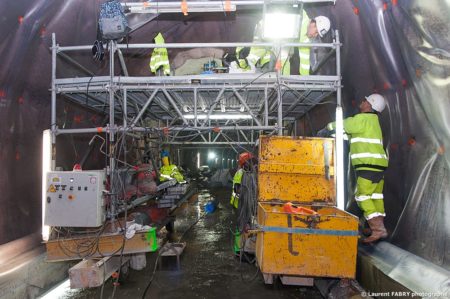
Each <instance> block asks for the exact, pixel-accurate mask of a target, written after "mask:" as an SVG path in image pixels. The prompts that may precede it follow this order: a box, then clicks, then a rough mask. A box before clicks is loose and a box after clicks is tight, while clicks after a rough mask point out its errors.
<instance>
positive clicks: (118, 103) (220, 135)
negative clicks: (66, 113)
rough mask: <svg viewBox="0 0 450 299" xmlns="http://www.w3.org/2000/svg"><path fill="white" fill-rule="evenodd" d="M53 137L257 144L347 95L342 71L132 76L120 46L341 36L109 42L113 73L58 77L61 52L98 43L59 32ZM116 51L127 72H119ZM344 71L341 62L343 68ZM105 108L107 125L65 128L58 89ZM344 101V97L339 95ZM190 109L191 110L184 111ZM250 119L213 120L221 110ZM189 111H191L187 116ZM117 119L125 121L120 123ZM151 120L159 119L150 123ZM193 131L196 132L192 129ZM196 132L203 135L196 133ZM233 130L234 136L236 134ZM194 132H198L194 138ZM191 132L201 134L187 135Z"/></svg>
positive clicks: (87, 48)
mask: <svg viewBox="0 0 450 299" xmlns="http://www.w3.org/2000/svg"><path fill="white" fill-rule="evenodd" d="M52 42H53V45H52V88H51V91H52V127H51V130H52V138H53V141H54V140H55V139H56V136H57V135H60V134H76V133H98V132H107V133H109V134H110V138H111V141H114V138H115V134H116V133H118V132H124V131H125V132H126V133H131V132H148V131H150V130H151V131H161V130H164V131H165V132H168V131H169V132H171V133H172V132H173V135H172V138H170V137H167V138H166V140H165V141H164V143H166V144H198V145H200V144H233V143H234V144H236V143H239V144H242V143H244V144H254V142H255V137H256V136H255V135H257V134H259V133H268V134H273V133H275V132H276V133H277V134H278V135H282V134H283V125H284V124H286V123H289V122H295V121H296V120H298V119H299V118H301V117H302V116H303V115H305V113H306V112H308V111H309V110H310V109H311V108H312V107H314V106H315V105H317V104H319V103H320V102H321V101H322V100H323V99H324V98H326V97H328V96H329V95H331V94H333V93H335V92H337V95H338V96H339V95H340V92H338V90H340V85H341V83H340V74H339V73H338V74H337V75H336V76H322V75H310V76H298V75H290V76H283V75H281V74H280V72H279V71H278V72H266V73H242V74H208V75H192V76H169V77H132V76H129V75H128V70H127V67H126V63H125V60H124V58H123V54H122V52H121V49H124V48H128V49H154V48H161V47H164V48H167V49H172V48H230V47H270V48H272V49H279V51H281V49H284V48H292V47H317V48H319V47H320V48H331V49H332V51H335V52H336V53H337V52H338V49H339V47H340V41H339V37H338V35H337V38H336V39H335V40H334V41H333V43H212V44H203V43H184V44H177V43H172V44H164V45H156V44H128V45H122V44H117V43H116V42H113V41H111V42H110V43H109V53H110V55H109V66H110V70H109V72H110V75H109V76H98V77H95V76H92V77H77V78H56V58H57V56H58V55H64V57H67V56H68V55H67V54H66V53H67V52H72V51H90V50H91V46H69V47H61V46H59V45H58V44H57V43H56V37H55V35H54V34H53V36H52ZM116 54H117V57H118V60H119V61H120V65H121V69H122V71H123V73H124V75H125V76H117V75H114V74H115V68H114V62H115V55H116ZM338 69H339V68H338ZM58 94H59V95H63V96H64V97H66V98H68V99H70V100H72V101H74V102H77V103H78V104H80V105H82V106H85V107H86V108H90V109H92V110H94V111H97V112H101V111H102V110H103V111H104V110H105V107H109V119H110V121H109V122H108V124H107V125H106V126H105V127H102V128H97V127H93V128H83V129H60V128H58V126H57V124H56V104H57V101H56V98H57V95H58ZM338 103H340V99H338ZM183 112H184V113H183ZM217 112H219V113H222V114H224V113H226V114H229V115H235V116H238V115H239V114H245V115H246V116H247V119H239V117H237V118H238V119H232V118H231V119H222V120H218V119H214V114H215V113H217ZM186 113H190V115H189V116H191V117H190V118H189V119H188V118H187V115H186ZM115 119H122V121H123V122H122V124H120V125H119V124H116V123H115ZM144 119H150V120H154V121H157V125H156V126H155V125H154V124H153V125H152V126H151V127H148V126H146V125H145V122H144V121H143V120H144ZM193 133H194V134H193ZM195 134H197V135H195ZM230 134H231V135H232V136H231V137H230V136H229V135H230ZM194 135H195V136H194ZM184 136H194V138H192V137H186V138H184Z"/></svg>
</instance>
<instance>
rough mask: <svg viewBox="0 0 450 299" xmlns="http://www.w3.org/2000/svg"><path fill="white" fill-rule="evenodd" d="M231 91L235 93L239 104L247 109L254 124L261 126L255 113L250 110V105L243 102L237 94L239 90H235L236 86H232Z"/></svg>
mask: <svg viewBox="0 0 450 299" xmlns="http://www.w3.org/2000/svg"><path fill="white" fill-rule="evenodd" d="M233 92H234V94H235V95H236V97H237V98H238V100H239V101H240V102H241V104H242V105H243V106H244V107H245V109H246V110H247V111H248V113H249V114H250V115H251V116H252V118H253V119H254V120H255V122H256V124H257V125H258V126H262V125H261V122H260V121H259V120H258V118H257V117H256V115H255V114H254V113H253V112H252V110H251V109H250V107H249V106H248V105H247V103H246V102H245V100H244V99H243V98H242V96H241V95H240V94H239V92H238V91H237V90H236V88H233Z"/></svg>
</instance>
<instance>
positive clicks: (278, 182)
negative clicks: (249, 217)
mask: <svg viewBox="0 0 450 299" xmlns="http://www.w3.org/2000/svg"><path fill="white" fill-rule="evenodd" d="M333 143H334V142H333V139H329V138H292V137H282V136H276V137H267V136H262V137H261V139H260V152H259V169H258V200H259V203H258V213H257V219H258V225H259V230H260V232H259V233H258V236H257V244H256V256H257V260H258V264H259V267H260V268H261V272H262V273H263V274H265V275H282V276H283V275H286V276H301V277H339V278H354V277H355V272H356V253H357V240H358V218H357V217H355V216H353V215H351V214H349V213H347V212H345V211H342V210H339V209H338V208H336V207H335V202H336V196H335V193H336V192H335V180H334V144H333ZM286 202H292V203H294V204H296V205H297V206H301V207H304V208H308V209H310V210H313V211H315V212H316V213H315V214H314V215H309V214H302V213H299V214H294V213H287V212H285V210H284V209H283V205H284V204H285V203H286Z"/></svg>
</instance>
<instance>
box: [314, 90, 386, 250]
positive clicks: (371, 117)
mask: <svg viewBox="0 0 450 299" xmlns="http://www.w3.org/2000/svg"><path fill="white" fill-rule="evenodd" d="M385 107H386V101H385V99H384V97H383V96H381V95H379V94H372V95H370V96H367V97H365V98H364V100H363V101H362V102H361V104H360V105H359V110H360V112H361V113H359V114H356V115H355V116H353V117H348V118H346V119H344V131H345V133H347V135H348V136H349V142H350V159H351V163H352V166H353V168H354V169H355V171H356V192H355V200H356V202H357V204H358V206H359V208H360V209H361V210H362V211H363V213H364V217H365V219H366V220H367V222H368V224H369V227H370V229H371V231H372V233H371V235H370V236H369V237H368V238H365V239H364V240H363V243H372V242H375V241H378V240H380V239H384V238H386V237H387V236H388V234H387V231H386V228H385V227H384V217H385V216H386V213H385V210H384V200H383V198H384V197H383V187H384V173H385V171H386V169H387V167H388V157H387V155H386V151H385V150H384V147H383V134H382V131H381V127H380V121H379V119H378V114H379V113H381V112H382V111H383V110H384V108H385ZM335 129H336V123H335V122H331V123H329V124H328V125H327V127H326V128H324V129H322V130H320V131H319V132H318V133H317V135H318V136H321V137H325V136H329V135H330V134H331V132H332V131H333V130H335Z"/></svg>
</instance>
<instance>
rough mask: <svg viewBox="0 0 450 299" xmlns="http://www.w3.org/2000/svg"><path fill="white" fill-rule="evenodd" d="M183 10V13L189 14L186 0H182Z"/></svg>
mask: <svg viewBox="0 0 450 299" xmlns="http://www.w3.org/2000/svg"><path fill="white" fill-rule="evenodd" d="M181 12H182V13H183V15H185V16H187V15H188V5H187V2H186V0H183V1H181Z"/></svg>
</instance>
